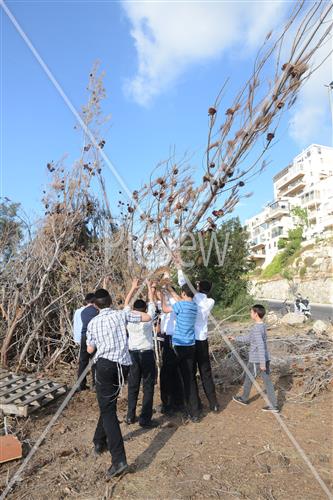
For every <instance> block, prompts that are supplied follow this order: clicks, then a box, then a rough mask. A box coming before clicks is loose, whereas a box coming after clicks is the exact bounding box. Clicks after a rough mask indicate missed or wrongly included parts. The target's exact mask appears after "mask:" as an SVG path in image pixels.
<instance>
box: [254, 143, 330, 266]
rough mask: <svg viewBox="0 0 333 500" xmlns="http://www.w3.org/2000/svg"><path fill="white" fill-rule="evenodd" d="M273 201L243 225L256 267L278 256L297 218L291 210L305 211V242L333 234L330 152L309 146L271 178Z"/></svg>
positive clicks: (315, 146) (313, 145) (324, 147)
mask: <svg viewBox="0 0 333 500" xmlns="http://www.w3.org/2000/svg"><path fill="white" fill-rule="evenodd" d="M273 187H274V201H273V202H271V203H269V204H268V205H267V206H266V207H265V208H264V209H263V210H262V211H261V212H260V213H259V214H257V215H255V216H254V217H251V218H250V219H248V220H246V221H245V224H246V229H247V230H248V232H249V241H250V246H251V258H252V259H253V260H255V261H256V263H257V265H258V266H260V267H265V266H266V265H267V264H269V263H270V262H271V261H272V259H273V257H274V256H275V255H276V253H277V252H278V241H279V239H280V238H286V237H287V236H288V230H289V229H292V228H294V227H295V226H296V225H297V223H298V220H297V217H294V216H293V215H292V214H291V213H290V211H291V209H292V208H293V207H296V206H298V207H301V208H306V209H307V213H308V220H309V227H308V228H307V229H306V231H305V238H306V240H311V239H312V238H315V237H318V236H320V237H324V238H325V237H328V236H331V235H332V234H333V148H331V147H327V146H320V145H318V144H312V145H311V146H309V147H308V148H307V149H305V150H304V151H303V152H302V153H301V154H299V155H298V156H296V158H295V159H294V160H293V162H292V163H291V164H290V165H288V166H287V167H285V168H284V169H283V170H281V171H280V172H278V173H277V174H276V175H275V176H274V177H273Z"/></svg>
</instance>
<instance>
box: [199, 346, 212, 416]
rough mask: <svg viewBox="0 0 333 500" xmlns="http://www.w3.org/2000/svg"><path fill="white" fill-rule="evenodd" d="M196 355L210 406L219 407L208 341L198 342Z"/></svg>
mask: <svg viewBox="0 0 333 500" xmlns="http://www.w3.org/2000/svg"><path fill="white" fill-rule="evenodd" d="M195 354H196V361H197V366H198V368H199V373H200V378H201V382H202V386H203V389H204V391H205V394H206V397H207V399H208V401H209V406H210V407H211V408H213V407H214V406H216V405H217V399H216V391H215V385H214V382H213V376H212V367H211V365H210V359H209V346H208V340H196V342H195Z"/></svg>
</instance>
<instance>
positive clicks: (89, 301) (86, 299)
mask: <svg viewBox="0 0 333 500" xmlns="http://www.w3.org/2000/svg"><path fill="white" fill-rule="evenodd" d="M94 300H95V294H94V293H87V295H86V296H85V297H84V301H83V303H84V304H85V305H87V304H93V303H94Z"/></svg>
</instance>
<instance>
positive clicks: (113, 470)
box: [106, 462, 128, 479]
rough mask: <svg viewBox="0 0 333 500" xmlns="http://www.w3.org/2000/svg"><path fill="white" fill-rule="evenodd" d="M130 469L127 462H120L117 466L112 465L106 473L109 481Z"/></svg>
mask: <svg viewBox="0 0 333 500" xmlns="http://www.w3.org/2000/svg"><path fill="white" fill-rule="evenodd" d="M127 469H128V465H127V462H119V464H117V465H111V467H110V468H109V469H108V471H107V473H106V477H107V479H112V478H113V477H115V476H119V475H120V474H121V473H122V472H125V471H126V470H127Z"/></svg>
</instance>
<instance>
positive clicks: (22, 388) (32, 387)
mask: <svg viewBox="0 0 333 500" xmlns="http://www.w3.org/2000/svg"><path fill="white" fill-rule="evenodd" d="M66 390H67V388H66V386H65V385H64V384H58V383H56V382H52V380H40V379H36V378H34V377H32V376H30V375H19V374H16V373H11V372H7V371H6V370H3V369H0V411H2V412H3V413H5V414H7V415H18V416H19V417H27V416H28V415H29V414H30V413H32V412H33V411H36V410H38V408H41V407H42V406H45V405H46V404H48V403H50V402H51V401H54V400H55V399H56V398H58V397H59V396H62V394H65V392H66Z"/></svg>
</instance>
